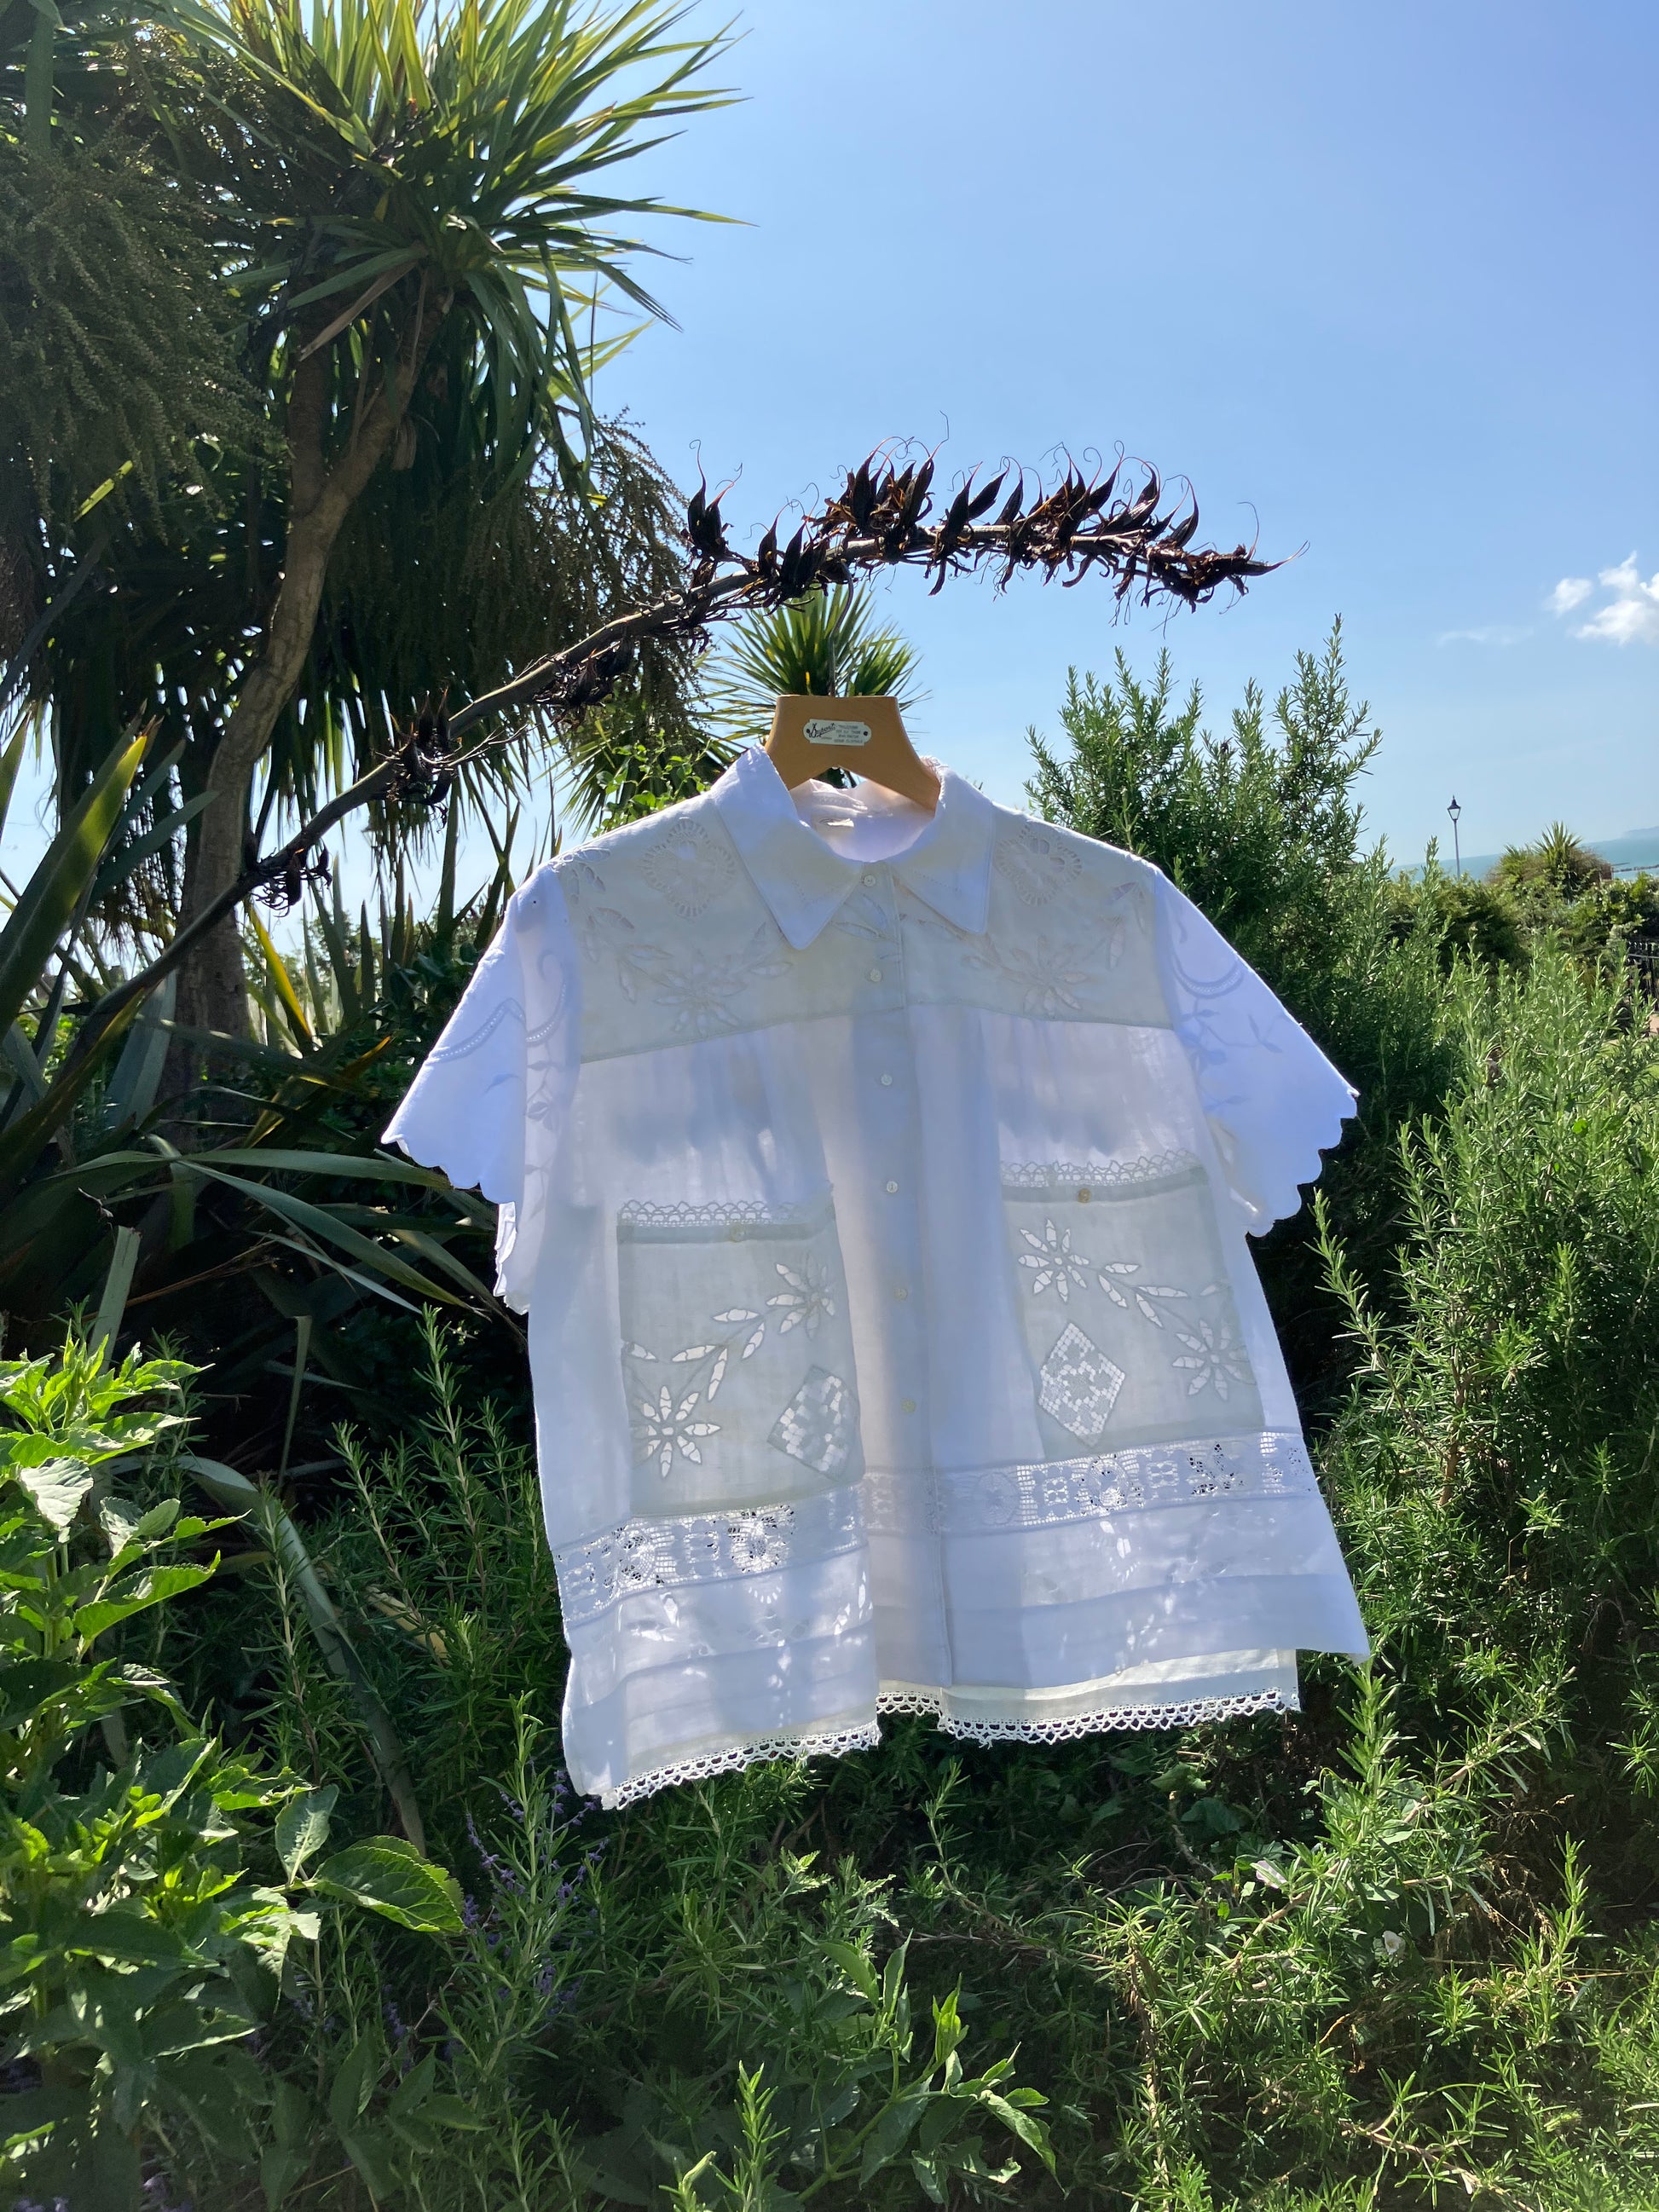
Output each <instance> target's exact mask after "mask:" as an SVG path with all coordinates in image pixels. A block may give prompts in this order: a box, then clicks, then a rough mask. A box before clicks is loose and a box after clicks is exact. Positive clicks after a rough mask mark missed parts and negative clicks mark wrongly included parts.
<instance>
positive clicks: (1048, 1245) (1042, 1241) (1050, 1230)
mask: <svg viewBox="0 0 1659 2212" xmlns="http://www.w3.org/2000/svg"><path fill="white" fill-rule="evenodd" d="M1019 1233H1020V1235H1021V1236H1022V1237H1024V1240H1025V1242H1026V1243H1028V1244H1029V1245H1030V1248H1031V1249H1030V1251H1029V1252H1022V1253H1021V1254H1020V1255H1019V1264H1020V1266H1021V1267H1029V1268H1030V1269H1031V1270H1032V1274H1031V1296H1032V1297H1034V1298H1040V1297H1042V1293H1043V1292H1044V1291H1046V1290H1048V1287H1049V1286H1050V1285H1053V1287H1054V1291H1056V1292H1057V1293H1058V1295H1059V1297H1060V1303H1061V1304H1065V1302H1066V1299H1068V1298H1069V1297H1071V1295H1072V1285H1073V1283H1075V1284H1076V1285H1077V1287H1078V1288H1079V1290H1080V1291H1081V1290H1085V1289H1086V1288H1087V1287H1088V1282H1089V1268H1090V1266H1091V1262H1090V1261H1087V1260H1085V1258H1084V1257H1083V1255H1082V1254H1081V1253H1080V1252H1073V1249H1072V1232H1071V1231H1070V1230H1069V1229H1057V1228H1056V1227H1055V1226H1054V1223H1053V1222H1052V1221H1045V1222H1044V1223H1043V1225H1042V1236H1041V1237H1039V1236H1038V1235H1037V1234H1036V1231H1034V1230H1030V1229H1022V1230H1021V1231H1020V1232H1019ZM1118 1303H1119V1304H1120V1305H1121V1304H1122V1300H1121V1298H1120V1299H1119V1300H1118Z"/></svg>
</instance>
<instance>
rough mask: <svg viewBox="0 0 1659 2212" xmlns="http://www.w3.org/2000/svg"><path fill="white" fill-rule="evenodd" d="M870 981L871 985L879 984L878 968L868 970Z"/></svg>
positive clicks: (879, 974)
mask: <svg viewBox="0 0 1659 2212" xmlns="http://www.w3.org/2000/svg"><path fill="white" fill-rule="evenodd" d="M870 981H872V983H879V982H880V981H881V970H880V969H879V968H872V969H871V970H870Z"/></svg>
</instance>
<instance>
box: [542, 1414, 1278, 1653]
mask: <svg viewBox="0 0 1659 2212" xmlns="http://www.w3.org/2000/svg"><path fill="white" fill-rule="evenodd" d="M1318 1488H1319V1486H1318V1484H1317V1483H1316V1481H1315V1480H1314V1472H1313V1468H1312V1466H1311V1464H1310V1462H1309V1458H1308V1454H1307V1449H1306V1447H1305V1446H1304V1443H1303V1442H1302V1439H1301V1437H1299V1436H1297V1435H1295V1434H1293V1433H1292V1432H1291V1431H1287V1430H1267V1431H1263V1432H1262V1433H1261V1434H1259V1435H1255V1436H1249V1437H1214V1438H1211V1439H1208V1440H1206V1441H1203V1442H1200V1443H1181V1444H1148V1445H1139V1446H1135V1447H1133V1448H1131V1449H1127V1450H1125V1451H1116V1452H1107V1453H1103V1454H1100V1455H1096V1456H1094V1457H1092V1458H1085V1459H1067V1460H1049V1461H1044V1462H1036V1463H1033V1464H1030V1465H1020V1466H1013V1467H997V1468H979V1469H975V1470H974V1471H973V1472H972V1473H969V1474H936V1475H932V1476H929V1475H926V1474H917V1475H902V1474H866V1476H865V1478H864V1480H863V1481H862V1482H861V1483H859V1484H855V1485H850V1486H844V1487H842V1488H841V1489H838V1490H828V1491H820V1492H816V1493H815V1494H812V1495H809V1496H807V1497H805V1498H794V1499H792V1500H788V1501H784V1502H780V1503H778V1504H768V1505H754V1506H749V1507H744V1508H741V1509H737V1510H730V1511H726V1512H720V1513H691V1514H678V1515H665V1516H663V1517H662V1518H661V1519H653V1520H636V1521H626V1522H623V1523H622V1524H621V1525H620V1526H619V1527H617V1528H608V1529H605V1531H604V1532H603V1533H602V1534H599V1535H597V1536H594V1537H592V1538H590V1539H589V1540H588V1541H587V1542H586V1543H579V1544H566V1545H562V1546H561V1547H559V1548H558V1549H557V1550H556V1553H554V1564H555V1566H556V1570H557V1573H558V1578H559V1599H560V1603H561V1605H562V1607H563V1610H564V1619H565V1624H566V1626H567V1627H571V1628H574V1627H580V1626H583V1625H584V1624H586V1623H587V1622H589V1621H592V1620H598V1619H599V1615H600V1614H601V1613H605V1612H607V1611H609V1609H610V1608H611V1606H613V1605H615V1604H616V1603H617V1601H618V1600H619V1599H622V1598H624V1597H631V1596H634V1595H637V1594H638V1593H640V1592H641V1591H646V1590H653V1589H679V1588H683V1587H684V1586H686V1585H688V1584H697V1583H702V1584H708V1583H722V1582H730V1581H732V1580H735V1579H736V1578H738V1577H741V1576H745V1575H766V1574H772V1573H775V1572H776V1571H779V1570H781V1569H782V1568H786V1567H799V1566H818V1565H827V1564H828V1563H829V1562H830V1561H832V1560H834V1559H839V1558H841V1557H842V1555H844V1554H845V1553H848V1552H856V1551H861V1550H862V1549H863V1548H864V1546H865V1543H866V1531H873V1532H875V1533H877V1534H885V1535H901V1536H902V1535H910V1536H935V1537H939V1536H944V1537H955V1536H990V1535H995V1534H1000V1533H1006V1534H1016V1533H1018V1532H1021V1531H1029V1530H1033V1529H1039V1528H1061V1527H1064V1526H1066V1525H1067V1524H1068V1523H1075V1522H1084V1521H1099V1520H1105V1519H1109V1518H1110V1517H1111V1516H1114V1515H1121V1514H1126V1513H1146V1512H1154V1511H1157V1510H1160V1509H1162V1508H1165V1507H1170V1506H1193V1505H1211V1504H1219V1503H1222V1502H1231V1503H1243V1502H1245V1501H1249V1500H1252V1499H1268V1500H1271V1499H1274V1498H1311V1497H1316V1496H1317V1495H1318Z"/></svg>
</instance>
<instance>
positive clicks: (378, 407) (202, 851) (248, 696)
mask: <svg viewBox="0 0 1659 2212" xmlns="http://www.w3.org/2000/svg"><path fill="white" fill-rule="evenodd" d="M448 307H449V298H448V295H442V296H441V297H440V298H437V299H430V300H424V301H422V307H421V309H420V310H419V311H418V312H417V313H416V317H415V319H414V322H413V325H412V327H411V329H410V332H409V335H408V338H407V340H406V343H404V346H403V347H402V348H401V349H400V356H401V359H400V368H399V374H398V379H397V388H398V398H397V400H396V402H395V403H394V402H393V401H392V399H390V398H388V397H387V395H386V390H385V388H384V386H382V387H381V388H380V390H378V391H377V392H375V394H374V398H372V399H370V400H369V401H368V404H366V405H364V406H363V408H362V411H361V412H360V414H359V415H358V416H357V417H356V421H355V422H354V423H353V426H352V430H351V435H350V437H349V441H348V442H347V444H346V447H345V449H344V451H343V453H340V454H339V456H338V457H337V459H335V460H334V461H333V462H332V463H331V464H328V465H325V461H324V458H323V442H324V436H325V429H326V427H327V420H328V412H329V381H330V377H329V362H328V358H327V355H326V352H325V351H319V352H318V353H315V354H313V355H312V356H311V357H310V359H309V360H307V361H302V362H301V363H300V365H299V367H298V368H296V369H295V374H294V385H293V389H292V391H291V392H290V394H289V407H288V450H289V526H288V540H287V544H286V545H285V547H284V549H283V574H282V580H281V582H280V583H279V585H278V586H277V590H276V604H275V605H274V606H273V608H272V610H271V617H270V628H269V629H268V630H267V632H266V635H265V641H264V647H263V649H262V650H261V652H260V653H259V656H258V659H256V660H255V661H254V662H253V664H252V666H251V667H250V668H249V670H248V672H247V675H246V678H245V679H244V681H243V684H242V688H241V690H240V692H239V693H238V694H237V698H236V704H235V706H234V708H232V709H231V714H230V718H229V720H228V721H227V723H226V725H225V729H224V734H223V736H222V738H220V740H219V744H218V746H217V748H216V750H215V752H214V755H213V758H212V761H211V762H210V765H209V768H208V775H207V786H206V788H207V790H208V792H209V793H210V804H209V805H207V806H205V807H204V809H203V810H202V814H201V817H200V820H199V823H198V826H197V836H196V839H195V842H194V843H193V844H192V846H191V849H190V853H189V855H188V858H187V860H186V863H185V888H184V898H183V902H182V908H181V912H180V916H179V921H180V926H181V927H183V926H185V925H187V924H188V923H189V922H191V921H192V920H193V919H194V918H195V916H196V915H198V914H200V913H201V912H202V910H203V909H204V908H205V907H207V906H210V904H211V903H212V902H213V901H214V900H215V899H216V898H217V897H218V896H220V895H221V893H222V892H223V891H225V890H228V889H229V887H230V885H231V884H234V882H235V880H236V878H237V877H238V876H239V875H240V873H241V871H242V867H243V860H244V855H243V847H244V842H245V840H246V835H247V821H248V799H249V794H250V793H251V792H252V787H253V779H254V776H255V775H256V773H257V772H258V766H259V763H260V762H261V760H263V759H264V755H265V752H266V750H267V748H268V747H269V745H270V739H271V734H272V732H273V731H274V730H275V729H276V723H277V719H278V717H279V716H280V715H281V714H282V712H283V708H284V707H286V706H287V704H288V702H289V700H290V699H291V698H292V697H293V696H294V691H295V686H296V685H297V684H298V683H299V680H300V676H301V671H302V670H303V669H304V667H305V661H306V655H307V653H308V652H309V650H310V647H311V640H312V634H313V631H314V629H315V628H316V624H317V610H318V608H319V605H321V603H322V596H323V585H324V582H325V579H326V577H327V574H328V563H329V559H330V556H331V554H332V553H333V550H334V545H335V541H336V540H337V538H338V537H339V534H340V532H341V529H342V528H343V526H344V523H345V520H346V518H347V516H348V515H349V513H350V512H351V509H352V507H353V506H354V505H355V503H356V501H357V500H358V499H359V498H360V497H361V496H362V493H363V491H364V490H365V489H366V488H367V486H368V481H369V479H370V477H372V476H373V475H374V471H375V470H376V469H377V468H378V467H379V465H380V462H381V460H382V459H384V457H385V455H386V450H387V448H388V447H389V446H390V445H391V443H392V437H393V435H394V434H395V433H396V430H397V428H398V422H399V420H400V418H401V416H402V414H403V411H404V406H405V405H406V404H407V402H408V394H409V392H410V387H411V386H412V385H413V382H414V380H415V378H416V375H418V374H419V372H420V368H421V364H422V362H423V361H424V359H425V357H426V354H427V350H428V348H429V346H430V345H431V343H432V339H433V337H434V336H435V333H436V331H437V328H438V325H439V324H440V323H441V321H442V319H443V318H444V316H445V314H446V313H447V312H448ZM178 1019H179V1023H180V1024H182V1025H183V1026H185V1027H186V1028H190V1029H203V1030H218V1031H219V1032H220V1033H221V1034H222V1035H225V1036H246V1035H247V1033H248V1013H247V979H246V973H245V971H244V969H243V965H242V938H241V927H240V915H235V914H231V915H227V916H226V918H225V920H224V921H222V922H220V923H219V924H218V925H217V927H215V928H214V929H212V930H210V931H209V932H208V933H207V934H206V936H205V937H204V939H203V940H202V942H201V943H200V944H199V945H197V946H195V947H194V948H193V949H192V951H191V952H190V953H189V954H188V955H187V957H185V960H184V961H183V962H182V963H181V964H180V967H179V998H178ZM196 1057H197V1054H196V1052H195V1051H194V1050H193V1049H192V1048H188V1047H185V1048H182V1049H181V1048H179V1047H178V1046H176V1045H175V1047H174V1049H173V1054H172V1056H171V1058H172V1065H171V1066H170V1067H169V1071H168V1074H169V1080H168V1085H167V1088H168V1090H169V1091H171V1092H172V1093H173V1095H174V1096H176V1095H177V1094H178V1092H179V1091H181V1090H183V1089H185V1088H188V1087H189V1085H190V1081H191V1065H192V1063H193V1062H194V1060H195V1059H196Z"/></svg>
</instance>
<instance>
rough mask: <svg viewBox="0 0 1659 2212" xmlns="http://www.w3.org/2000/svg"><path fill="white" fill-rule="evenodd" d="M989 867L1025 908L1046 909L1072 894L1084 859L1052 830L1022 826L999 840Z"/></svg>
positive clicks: (1025, 824)
mask: <svg viewBox="0 0 1659 2212" xmlns="http://www.w3.org/2000/svg"><path fill="white" fill-rule="evenodd" d="M991 858H992V865H993V866H994V867H995V869H996V872H997V873H998V874H999V875H1000V876H1001V877H1002V878H1003V879H1004V881H1005V882H1006V883H1007V884H1009V886H1010V887H1011V888H1012V891H1013V893H1014V896H1016V897H1017V898H1018V899H1019V900H1020V901H1021V902H1022V903H1023V904H1024V905H1025V906H1047V905H1048V903H1049V902H1050V901H1051V900H1053V899H1056V898H1058V897H1059V896H1060V893H1061V892H1062V891H1068V890H1072V889H1073V887H1074V886H1075V884H1076V883H1077V880H1078V878H1079V876H1081V874H1082V873H1083V855H1082V854H1081V853H1079V851H1078V850H1077V848H1075V847H1074V846H1073V845H1072V844H1071V843H1069V842H1068V841H1067V840H1066V838H1064V837H1062V836H1060V835H1059V833H1058V832H1057V831H1055V830H1053V829H1040V828H1038V827H1036V825H1034V824H1027V823H1021V825H1020V827H1019V828H1018V829H1017V830H1016V831H1015V832H1014V834H1013V836H1011V837H999V838H998V839H997V842H996V845H995V848H994V851H993V853H992V856H991Z"/></svg>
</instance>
